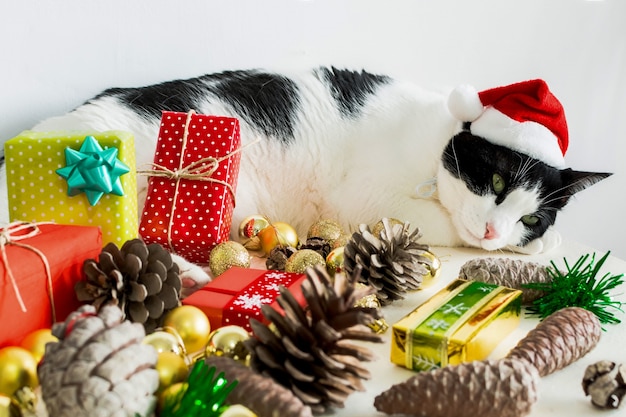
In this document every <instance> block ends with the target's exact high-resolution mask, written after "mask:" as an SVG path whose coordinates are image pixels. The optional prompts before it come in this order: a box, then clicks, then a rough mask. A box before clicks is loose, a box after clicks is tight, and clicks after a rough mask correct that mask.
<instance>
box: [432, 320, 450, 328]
mask: <svg viewBox="0 0 626 417" xmlns="http://www.w3.org/2000/svg"><path fill="white" fill-rule="evenodd" d="M426 325H427V326H428V327H430V328H431V329H433V330H439V329H442V330H447V329H448V327H450V324H449V323H448V322H447V321H445V320H441V319H431V320H429V321H428V322H427V323H426Z"/></svg>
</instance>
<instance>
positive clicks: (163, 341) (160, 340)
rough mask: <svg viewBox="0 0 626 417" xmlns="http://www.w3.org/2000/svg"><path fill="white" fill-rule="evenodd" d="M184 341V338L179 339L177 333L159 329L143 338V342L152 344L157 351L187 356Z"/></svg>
mask: <svg viewBox="0 0 626 417" xmlns="http://www.w3.org/2000/svg"><path fill="white" fill-rule="evenodd" d="M182 343H183V340H182V338H180V339H179V338H178V337H176V335H174V334H172V333H170V332H167V331H164V330H157V331H155V332H152V333H150V334H148V335H146V337H144V338H143V344H144V345H150V346H152V347H153V348H154V349H155V350H156V351H157V353H161V352H173V353H175V354H177V355H179V356H185V346H183V345H182Z"/></svg>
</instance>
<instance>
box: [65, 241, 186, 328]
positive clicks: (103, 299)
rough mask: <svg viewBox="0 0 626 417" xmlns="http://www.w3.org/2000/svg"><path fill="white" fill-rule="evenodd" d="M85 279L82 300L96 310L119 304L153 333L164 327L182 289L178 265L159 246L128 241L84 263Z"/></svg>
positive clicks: (79, 293)
mask: <svg viewBox="0 0 626 417" xmlns="http://www.w3.org/2000/svg"><path fill="white" fill-rule="evenodd" d="M83 272H84V274H85V277H86V279H85V280H83V281H79V282H78V283H76V286H75V291H76V295H77V297H78V299H79V300H80V301H84V302H88V303H91V304H93V305H94V306H95V307H96V308H97V309H99V308H101V307H102V306H103V305H105V304H108V303H112V304H115V305H118V306H119V307H120V308H121V309H122V311H123V312H124V313H125V315H126V317H128V318H129V319H130V320H132V321H134V322H137V323H141V324H143V325H144V327H145V329H146V332H147V333H151V332H152V331H154V329H155V328H157V327H159V326H160V325H161V321H162V318H163V317H164V316H165V314H166V313H167V312H169V311H170V310H172V309H173V308H175V307H177V306H178V305H179V303H180V290H181V287H182V283H181V279H180V276H179V269H178V265H176V264H175V263H174V261H173V260H172V256H171V255H170V253H169V252H167V251H166V250H165V249H163V248H162V247H161V246H160V245H158V244H156V243H153V244H150V245H146V244H145V243H144V242H143V241H142V240H140V239H133V240H129V241H127V242H125V243H124V245H122V248H121V249H118V247H117V246H116V245H115V244H114V243H109V244H108V245H106V246H105V247H104V249H103V250H102V252H101V253H100V255H99V257H98V262H96V260H95V259H88V260H86V261H85V262H84V264H83Z"/></svg>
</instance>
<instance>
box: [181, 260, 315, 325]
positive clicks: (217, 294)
mask: <svg viewBox="0 0 626 417" xmlns="http://www.w3.org/2000/svg"><path fill="white" fill-rule="evenodd" d="M305 279H306V277H305V275H304V274H297V273H292V272H282V271H268V270H262V269H249V268H239V267H232V268H230V269H228V270H227V271H226V272H224V273H223V274H221V275H220V276H218V277H217V278H215V279H214V280H213V281H211V282H209V283H208V284H207V285H205V286H204V287H203V288H201V289H200V290H198V291H196V292H194V293H193V294H191V295H190V296H189V297H187V298H185V299H183V301H182V303H183V304H185V305H193V306H196V307H198V308H199V309H200V310H202V311H203V312H204V314H206V316H207V317H208V318H209V322H210V323H211V329H217V328H219V327H223V326H228V325H236V326H241V327H243V328H244V329H246V330H247V331H248V332H250V331H251V328H250V323H249V321H250V319H251V318H255V319H257V320H259V321H261V322H264V323H267V320H266V319H265V317H263V314H262V313H261V306H262V305H264V304H270V305H272V307H274V308H276V309H277V310H278V311H282V310H281V309H280V307H279V306H278V303H277V302H276V298H278V296H279V295H280V292H279V288H280V286H284V287H286V288H287V289H289V291H291V293H292V294H293V295H294V297H295V298H296V300H298V302H299V303H300V304H301V305H304V303H305V300H304V296H303V295H302V292H301V289H300V287H301V285H302V283H303V282H304V280H305Z"/></svg>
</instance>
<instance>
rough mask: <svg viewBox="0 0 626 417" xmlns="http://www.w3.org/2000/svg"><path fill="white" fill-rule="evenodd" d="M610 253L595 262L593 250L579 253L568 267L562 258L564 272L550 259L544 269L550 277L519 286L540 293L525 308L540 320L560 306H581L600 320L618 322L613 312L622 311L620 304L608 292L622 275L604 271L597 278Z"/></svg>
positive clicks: (621, 281) (618, 282) (614, 286)
mask: <svg viewBox="0 0 626 417" xmlns="http://www.w3.org/2000/svg"><path fill="white" fill-rule="evenodd" d="M610 253H611V252H610V251H609V252H607V253H606V254H605V255H604V256H603V257H602V258H601V259H600V260H599V261H598V262H595V253H594V254H593V255H589V254H587V255H583V256H581V257H580V258H579V259H578V261H576V263H574V265H572V266H570V265H569V263H568V262H567V259H563V261H564V262H565V269H566V272H561V270H559V268H557V266H556V265H555V264H554V262H553V261H552V262H550V263H551V265H552V268H550V267H548V268H547V272H548V274H549V275H550V278H551V280H549V281H548V282H541V283H539V282H536V283H529V284H525V285H523V287H525V288H529V289H533V290H539V291H543V292H544V295H543V296H542V297H541V298H538V299H537V300H535V301H534V302H533V304H532V305H530V306H528V307H527V311H528V312H529V313H530V314H531V315H536V316H539V318H540V319H541V320H543V319H545V318H546V317H548V316H549V315H550V314H552V313H554V312H556V311H558V310H560V309H562V308H565V307H582V308H584V309H587V310H589V311H591V312H592V313H594V314H595V315H596V316H597V317H598V319H599V320H600V323H603V324H606V323H610V324H617V323H620V320H619V319H618V318H617V317H615V314H614V311H615V310H616V311H620V312H622V313H623V310H622V308H621V307H622V303H621V302H619V301H616V300H614V299H613V298H612V295H611V294H610V292H611V291H612V290H613V289H615V288H616V287H618V286H619V285H621V284H622V283H623V277H624V274H619V275H612V274H611V273H606V274H605V275H603V276H602V278H598V272H599V271H600V269H601V268H602V265H603V264H604V262H605V261H606V259H607V258H608V256H609V254H610ZM590 258H591V259H590Z"/></svg>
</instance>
